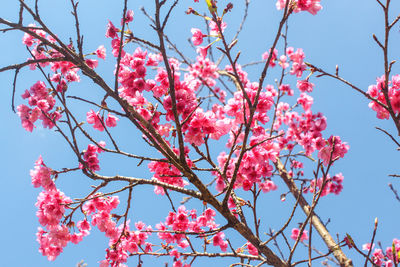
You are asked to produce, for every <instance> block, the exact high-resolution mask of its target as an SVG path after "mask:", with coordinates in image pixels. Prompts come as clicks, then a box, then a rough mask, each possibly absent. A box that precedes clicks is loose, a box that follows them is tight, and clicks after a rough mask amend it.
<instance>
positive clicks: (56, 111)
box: [17, 24, 116, 132]
mask: <svg viewBox="0 0 400 267" xmlns="http://www.w3.org/2000/svg"><path fill="white" fill-rule="evenodd" d="M29 26H30V27H35V25H34V24H31V25H29ZM31 32H32V33H31V34H29V33H25V35H24V37H23V40H22V42H23V44H25V45H26V46H27V47H29V48H30V49H31V54H32V55H33V58H29V59H28V60H32V61H35V60H40V62H39V63H32V64H30V68H31V69H32V70H34V69H35V68H36V66H37V65H39V66H40V67H41V68H44V67H47V66H50V69H51V71H52V72H53V73H54V74H53V75H52V76H51V77H50V81H51V82H52V84H51V88H46V85H45V83H44V82H42V81H38V82H36V83H35V84H34V85H33V86H32V87H31V88H30V89H29V90H25V92H24V93H23V94H22V98H23V99H28V104H29V106H26V105H19V106H18V107H17V110H18V115H19V117H20V118H21V123H22V126H23V127H24V128H25V129H26V130H27V131H30V132H32V130H33V128H34V127H35V126H34V123H35V122H36V121H37V120H41V121H42V125H43V127H44V128H46V127H47V128H49V129H51V128H53V127H54V124H55V123H56V122H57V121H58V120H60V118H61V112H60V111H61V109H60V108H57V107H56V106H55V104H56V99H55V96H56V95H57V96H58V94H64V93H65V91H66V90H67V88H68V84H69V83H72V82H79V81H80V76H79V74H78V71H79V68H78V67H76V66H75V65H74V64H73V63H71V62H69V61H63V60H62V59H63V58H64V56H63V55H62V54H61V53H59V52H57V51H55V50H54V49H52V48H48V46H46V45H43V44H44V43H43V42H44V41H48V42H50V43H55V42H56V40H55V39H54V38H53V37H52V36H50V35H46V34H45V32H44V31H42V30H35V29H32V30H31ZM69 48H70V49H73V47H72V45H70V47H69ZM105 53H106V52H105V48H104V46H100V47H99V48H98V49H97V50H96V51H95V52H93V53H91V55H97V57H98V58H101V59H105V57H106V54H105ZM58 58H59V59H60V60H59V61H56V60H55V59H58ZM46 60H48V61H46ZM85 63H86V64H87V65H88V66H89V67H90V68H96V67H97V66H98V61H97V60H95V59H89V58H86V59H85ZM88 116H89V115H88ZM95 122H96V121H95V120H94V119H93V122H92V123H95ZM106 124H107V126H109V127H113V126H115V125H116V118H115V117H114V116H112V115H109V116H108V118H107V120H106ZM110 125H111V126H110ZM94 127H97V128H98V129H99V130H100V129H101V127H102V125H100V126H99V123H95V126H94Z"/></svg>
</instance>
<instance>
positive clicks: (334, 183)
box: [303, 173, 343, 197]
mask: <svg viewBox="0 0 400 267" xmlns="http://www.w3.org/2000/svg"><path fill="white" fill-rule="evenodd" d="M342 183H343V175H342V174H341V173H339V174H336V175H335V176H333V177H330V175H329V174H327V175H326V178H325V179H324V178H322V177H321V178H318V179H317V182H315V180H312V181H311V182H310V186H309V187H306V188H304V190H303V192H304V193H307V192H310V193H314V192H317V193H318V192H319V190H322V191H321V197H323V196H326V195H328V194H335V195H339V194H340V192H341V191H342V189H343V184H342Z"/></svg>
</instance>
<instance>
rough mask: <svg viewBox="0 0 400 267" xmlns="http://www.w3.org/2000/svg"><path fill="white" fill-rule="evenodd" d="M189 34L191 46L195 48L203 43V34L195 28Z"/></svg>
mask: <svg viewBox="0 0 400 267" xmlns="http://www.w3.org/2000/svg"><path fill="white" fill-rule="evenodd" d="M191 32H192V34H193V36H192V42H193V44H194V45H196V46H198V45H201V44H202V43H203V34H202V33H201V31H200V30H199V29H197V28H192V29H191Z"/></svg>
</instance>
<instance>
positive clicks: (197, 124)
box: [18, 0, 400, 267]
mask: <svg viewBox="0 0 400 267" xmlns="http://www.w3.org/2000/svg"><path fill="white" fill-rule="evenodd" d="M285 4H286V1H285V0H280V1H278V3H277V6H278V8H279V9H281V8H283V7H284V6H285ZM291 5H293V7H294V12H299V11H308V12H310V13H312V14H316V13H317V12H318V11H319V10H320V9H321V6H320V4H319V0H298V1H293V0H291ZM124 21H125V23H129V22H131V21H133V12H132V11H128V12H127V15H126V17H125V18H124V20H123V21H122V23H123V22H124ZM219 27H220V28H221V31H222V32H223V31H224V29H225V28H226V23H224V22H222V21H221V24H220V26H219ZM219 27H218V25H217V24H216V23H215V22H213V21H210V24H209V28H210V35H211V36H214V37H218V36H220V35H221V34H222V32H220V28H219ZM120 32H121V30H120V29H118V28H117V27H115V26H114V24H113V23H112V22H111V21H110V22H109V23H108V26H107V31H106V37H109V38H111V39H112V40H111V47H112V55H113V56H114V57H119V56H121V60H120V65H119V69H118V70H116V72H115V73H116V74H117V75H118V76H117V79H118V83H119V88H118V93H119V96H120V97H121V98H122V99H124V100H126V101H127V103H129V104H130V105H131V107H132V108H133V110H135V112H137V113H138V114H140V115H141V116H142V117H143V118H144V120H146V121H148V122H149V123H150V124H151V125H152V127H153V128H154V129H155V130H156V131H157V132H158V133H159V134H160V135H161V136H163V137H164V138H165V141H166V143H167V144H168V145H170V142H169V141H168V140H166V139H167V138H168V137H169V136H170V133H171V132H172V136H173V137H175V136H176V132H175V130H176V129H175V128H173V126H172V125H173V124H174V123H176V124H180V126H181V129H182V132H183V135H184V141H185V142H186V143H187V144H190V145H192V146H194V147H195V148H197V147H200V146H202V145H204V144H206V143H207V142H208V141H209V140H210V139H213V140H219V139H220V138H221V137H223V136H226V137H227V139H228V140H227V142H226V146H227V147H228V148H232V153H231V154H229V155H228V154H227V153H226V152H225V151H222V152H221V153H220V154H219V156H218V165H219V168H220V169H221V170H226V171H224V172H225V176H224V177H222V175H221V173H219V172H216V171H215V172H213V173H212V174H213V175H214V176H215V178H216V189H217V190H218V191H220V192H221V191H223V190H224V188H225V187H226V184H227V183H229V182H230V181H231V180H232V179H233V176H234V174H235V175H236V177H235V179H236V180H235V181H236V182H235V184H234V189H243V190H244V191H248V190H251V189H253V188H258V189H260V190H261V191H262V192H264V193H267V192H270V191H274V190H276V189H277V186H276V185H275V183H274V181H272V176H273V171H274V165H275V164H277V161H278V159H279V157H280V156H283V151H284V150H287V151H289V152H292V151H293V150H294V149H295V147H296V146H299V147H301V149H304V151H305V154H306V155H308V156H309V155H311V154H312V153H314V152H316V151H318V158H319V159H320V160H321V161H322V162H323V164H324V165H325V166H327V165H328V164H330V163H331V162H333V161H335V160H337V159H338V158H340V157H343V156H344V155H345V154H346V153H347V150H348V149H349V147H348V145H347V144H346V143H344V142H342V141H341V140H340V138H339V137H337V136H331V137H330V138H328V139H325V138H324V137H323V135H322V132H323V131H324V130H325V129H326V118H325V117H324V116H323V115H322V114H321V113H313V112H312V111H311V108H312V104H313V98H312V97H311V96H310V95H308V94H307V93H311V92H312V91H313V88H314V84H312V83H311V82H309V79H308V77H307V78H306V79H303V80H301V79H300V78H301V77H302V76H303V72H304V71H305V70H306V68H307V65H306V64H305V63H304V59H305V55H304V52H303V50H302V49H297V50H295V49H294V48H292V47H289V48H287V50H286V51H285V54H284V55H281V56H279V57H278V50H277V49H274V50H273V51H268V52H265V53H264V54H263V55H262V58H263V60H267V59H268V58H269V57H270V63H269V64H270V66H271V67H275V66H277V65H279V66H280V67H281V68H282V69H288V70H290V71H289V73H290V74H291V75H293V76H295V77H296V78H297V79H298V81H297V84H296V86H297V88H298V89H299V91H300V96H299V97H298V98H297V100H296V103H295V105H294V106H290V105H289V104H288V103H285V102H278V101H280V99H281V97H282V96H283V95H287V96H293V95H294V90H292V89H291V87H290V85H288V84H281V85H279V87H278V88H275V87H274V86H273V85H267V86H265V87H263V88H260V85H259V84H258V83H257V82H252V81H250V79H249V78H248V74H247V73H246V72H245V71H244V70H243V69H242V68H241V66H240V65H239V64H237V65H236V66H235V71H234V68H233V66H230V65H228V66H226V67H225V69H224V71H223V73H237V74H238V76H239V79H240V82H241V83H242V85H243V88H240V89H239V88H237V89H238V90H237V91H236V92H234V93H233V96H232V97H230V98H228V97H227V94H226V92H225V91H223V90H221V89H220V88H218V87H217V79H218V78H220V74H221V72H220V70H219V68H218V66H217V65H216V64H215V63H214V62H212V61H211V60H210V59H208V58H207V57H206V55H207V49H208V48H209V47H210V45H211V44H209V45H208V46H206V47H203V48H201V47H200V48H199V50H198V53H199V56H198V57H197V58H196V62H195V63H193V64H191V65H189V66H188V68H187V69H182V68H181V67H180V64H181V63H180V62H179V61H178V60H176V59H173V58H170V59H168V60H167V62H165V63H166V64H167V65H169V69H171V70H173V71H172V75H173V81H174V86H173V87H174V91H175V92H174V94H175V96H174V97H175V103H174V102H173V97H172V95H171V92H170V77H168V76H169V75H168V71H167V69H166V68H165V67H162V66H159V65H160V62H163V61H164V58H163V57H162V55H161V54H152V53H148V52H147V51H145V50H143V49H141V48H136V49H135V50H134V51H133V52H132V53H130V52H129V51H128V50H127V49H126V48H125V45H126V44H125V43H123V44H121V39H120V35H119V34H118V33H120ZM35 33H36V34H38V35H40V36H42V37H43V38H45V35H44V34H43V33H42V32H40V31H35ZM192 34H193V36H192V41H193V44H194V45H196V46H199V45H201V44H202V42H203V38H204V37H205V35H204V34H203V33H202V32H201V30H199V29H192ZM47 38H50V37H47ZM51 41H54V40H51ZM24 43H25V44H27V45H28V46H34V48H33V54H34V56H35V59H50V58H56V57H61V55H60V54H59V53H57V52H55V51H51V50H48V51H47V50H44V49H39V45H40V44H41V41H40V39H38V38H34V37H32V36H31V35H29V34H26V35H25V36H24ZM121 48H122V49H121ZM120 49H121V50H120ZM270 53H272V55H271V54H270ZM92 55H96V56H97V57H98V58H101V59H105V57H106V51H105V48H104V46H100V47H99V48H98V49H97V50H96V51H95V52H93V53H92ZM85 62H86V64H87V65H88V66H89V67H90V68H95V67H97V65H98V62H97V60H92V59H86V60H85ZM40 65H41V67H45V66H47V65H50V67H51V70H52V71H53V72H54V75H53V76H52V77H51V81H52V82H54V83H56V84H57V87H56V90H53V91H52V90H49V89H46V86H45V84H44V83H43V82H38V83H36V84H35V85H34V86H32V88H31V89H30V90H29V91H26V92H25V93H24V95H23V98H24V99H25V98H28V99H29V105H30V106H31V107H33V108H32V109H31V108H29V107H27V106H24V105H21V106H19V107H18V111H19V115H20V117H21V120H22V124H23V127H24V128H25V129H27V130H29V131H32V129H33V127H34V126H33V123H34V122H35V121H36V120H37V119H38V118H40V119H41V120H43V125H44V126H45V127H46V126H47V127H49V128H51V127H53V126H54V124H53V121H54V122H55V121H57V120H58V119H59V118H60V117H61V115H60V113H59V112H58V111H57V109H56V110H55V111H53V109H54V106H55V99H54V97H53V96H54V95H55V94H57V93H65V91H66V89H67V87H68V83H70V82H78V81H79V80H80V78H79V75H78V70H79V68H78V67H76V66H74V65H73V64H72V63H70V62H67V61H62V60H61V61H56V62H43V63H40ZM33 67H34V65H32V68H33ZM151 69H155V72H153V71H151ZM182 73H184V74H182ZM170 75H171V73H170ZM393 84H394V82H393ZM203 87H207V88H208V89H209V90H210V91H211V92H212V93H213V95H214V96H215V97H216V98H217V99H218V101H219V103H220V104H214V105H213V106H212V108H211V109H208V110H204V109H203V108H201V107H200V104H201V103H200V100H199V97H198V95H199V93H200V90H201V88H203ZM392 87H394V85H393V86H392ZM399 87H400V86H399ZM241 89H243V90H241ZM148 96H150V97H153V98H154V99H156V100H157V101H158V102H159V103H160V104H161V106H162V107H161V109H162V108H163V109H164V110H163V111H159V110H157V107H156V106H154V105H153V104H152V102H151V101H149V100H148V99H147V98H148ZM256 101H257V105H256V106H255V109H254V112H253V113H251V112H250V110H252V109H253V107H252V105H253V104H252V103H255V102H256ZM297 107H301V108H302V110H301V111H299V112H297V111H294V109H295V108H297ZM301 108H300V109H301ZM399 109H400V107H399ZM100 112H102V110H99V111H97V112H95V111H93V110H90V111H89V112H87V114H86V121H87V122H88V123H89V124H92V125H93V128H94V129H96V130H99V131H104V129H105V126H107V127H115V126H116V125H117V121H118V118H117V117H116V116H113V115H111V114H110V113H108V114H107V118H104V114H102V115H101V114H100ZM175 112H176V113H175ZM268 113H270V114H268ZM176 115H177V119H178V121H175V120H176ZM250 119H252V123H251V125H250V130H249V131H250V134H249V135H248V139H247V140H246V141H247V142H248V144H247V145H248V149H247V150H246V151H245V152H244V153H243V155H241V149H240V148H241V145H242V144H243V143H244V138H245V136H244V131H243V125H245V124H246V122H247V121H249V120H250ZM272 119H273V121H272V122H271V126H270V127H269V126H266V124H267V123H268V122H270V120H272ZM275 134H276V135H275ZM99 145H100V146H101V147H104V146H105V144H103V143H101V142H100V143H99ZM102 151H103V150H102V149H101V148H100V147H98V146H96V145H93V144H89V145H88V147H87V150H86V151H84V154H83V159H84V161H85V163H86V165H85V164H80V165H79V167H80V168H81V169H84V168H88V169H90V170H91V171H98V170H100V166H99V160H98V153H101V152H102ZM173 151H174V152H175V153H176V155H179V150H178V149H176V148H173ZM185 158H186V159H187V160H186V161H187V166H188V167H189V168H192V167H194V163H193V162H192V161H191V160H190V159H189V148H187V147H185ZM239 163H240V165H239V167H238V168H237V167H236V166H237V165H238V164H239ZM84 165H85V166H84ZM148 167H149V170H150V171H151V172H153V173H154V175H153V179H156V180H157V181H160V182H163V183H167V184H170V185H174V186H178V187H184V186H186V185H188V182H187V181H185V180H184V178H183V175H182V173H181V172H180V171H179V169H178V168H176V167H175V166H174V165H173V164H171V163H169V162H168V161H167V160H166V159H163V160H160V161H153V162H150V163H149V165H148ZM302 168H303V164H302V163H301V162H299V161H295V160H292V169H302ZM235 172H236V173H235ZM300 172H301V173H302V171H300ZM51 175H52V171H51V170H50V169H49V168H47V167H46V166H45V165H44V163H43V161H42V160H41V158H40V159H39V160H38V161H37V162H36V166H35V169H34V170H32V172H31V176H32V183H33V184H34V186H35V187H39V186H42V187H43V188H44V189H45V191H43V192H42V193H40V195H39V198H38V202H37V204H36V205H37V206H38V208H39V211H38V217H39V221H40V223H41V225H42V226H43V227H45V229H42V228H40V229H39V232H38V240H39V243H40V245H41V247H40V251H41V252H42V254H43V255H46V256H48V258H49V259H51V260H54V259H55V258H56V257H57V255H59V253H60V252H61V251H62V249H63V247H65V246H66V245H67V243H68V242H73V243H78V242H79V241H81V240H82V238H83V237H84V236H86V235H88V234H89V231H90V224H91V225H92V226H96V227H97V228H98V229H99V230H100V231H101V232H104V233H105V235H106V237H108V238H109V240H110V241H109V248H108V249H107V250H106V258H105V260H103V261H101V264H100V266H101V267H108V266H110V265H111V266H112V267H122V266H125V265H124V264H125V263H126V262H127V259H128V257H129V254H134V253H137V252H139V250H140V251H142V252H144V253H150V252H152V250H153V246H154V245H153V244H152V243H150V242H149V241H148V239H149V236H150V234H151V233H152V232H154V231H153V230H152V228H151V226H146V225H145V224H144V223H142V222H137V223H135V228H136V229H135V230H131V229H130V222H129V221H126V222H125V223H123V224H120V225H117V222H118V219H120V218H121V216H118V215H115V214H112V213H111V212H112V211H113V210H114V209H116V208H117V206H118V205H119V199H118V197H102V196H101V194H98V195H94V196H92V197H91V198H90V200H88V201H86V203H85V204H84V205H83V207H82V210H83V213H84V215H85V219H84V220H82V221H79V222H78V223H77V228H78V230H79V232H78V233H73V234H71V233H70V230H69V228H68V227H67V226H66V225H64V224H63V223H61V219H62V218H63V216H64V213H65V209H67V208H68V204H70V203H71V202H72V201H71V200H70V199H69V198H68V197H66V196H65V195H64V194H63V193H62V192H60V191H58V190H57V189H56V187H55V184H54V182H53V180H52V179H51ZM342 181H343V176H342V175H341V174H338V175H335V176H333V177H332V178H331V177H330V176H327V177H326V178H325V180H323V179H322V178H320V179H318V180H317V181H316V182H315V181H312V182H311V183H310V185H309V187H308V188H307V189H306V190H308V191H309V192H314V191H315V190H317V189H318V190H320V189H321V188H322V196H324V195H326V194H328V193H334V194H339V193H340V191H341V190H342V188H343V186H342ZM154 191H155V193H156V194H164V193H165V191H164V188H162V187H160V186H156V187H155V190H154ZM228 207H229V208H230V209H231V210H232V211H233V212H235V209H236V205H235V203H234V201H233V199H232V198H229V201H228ZM215 216H216V213H215V211H214V210H212V209H206V210H205V211H204V212H203V213H202V214H201V215H199V216H198V215H197V212H196V210H187V209H186V208H185V207H184V206H181V207H179V209H178V211H177V212H170V213H169V215H168V217H167V218H166V221H165V222H164V223H160V224H158V225H157V226H156V228H157V230H158V231H157V232H158V233H157V236H158V237H159V238H160V239H161V240H162V241H163V242H166V243H167V245H168V246H166V247H165V249H166V250H167V251H168V253H169V255H171V256H172V257H174V265H173V266H174V267H181V266H185V267H188V266H189V264H184V261H185V260H186V258H185V257H182V256H181V252H179V251H178V250H181V249H185V248H187V247H188V246H189V242H188V240H187V235H186V234H185V233H196V234H199V237H200V238H203V239H204V240H205V243H207V244H211V243H212V244H213V246H215V247H218V248H219V249H220V250H222V251H226V250H227V246H228V242H227V241H226V240H225V235H224V233H223V232H221V231H220V229H218V225H217V224H216V223H215ZM88 220H90V222H89V221H88ZM210 233H211V235H210ZM202 234H203V235H202ZM299 235H300V233H299V230H298V229H293V230H292V236H291V237H292V238H293V239H297V238H298V236H299ZM209 236H212V237H211V238H210V239H208V237H209ZM307 239H308V236H307V232H306V231H304V232H302V233H301V236H300V240H301V241H303V240H307ZM244 246H246V247H247V250H248V252H249V254H251V255H258V251H257V249H256V248H255V247H254V246H253V245H252V244H251V243H249V242H247V243H246V244H245V245H244Z"/></svg>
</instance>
